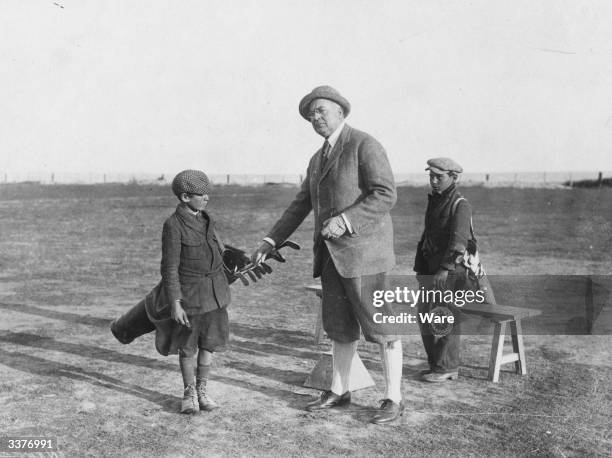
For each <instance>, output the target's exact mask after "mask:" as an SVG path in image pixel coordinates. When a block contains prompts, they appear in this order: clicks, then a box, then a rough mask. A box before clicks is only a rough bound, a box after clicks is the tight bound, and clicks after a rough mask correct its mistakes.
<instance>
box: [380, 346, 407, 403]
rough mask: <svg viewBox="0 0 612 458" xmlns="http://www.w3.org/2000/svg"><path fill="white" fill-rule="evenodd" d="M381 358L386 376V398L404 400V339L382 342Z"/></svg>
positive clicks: (394, 400) (396, 400)
mask: <svg viewBox="0 0 612 458" xmlns="http://www.w3.org/2000/svg"><path fill="white" fill-rule="evenodd" d="M380 358H381V360H382V363H383V364H382V366H383V374H384V376H385V384H386V387H385V389H386V391H385V399H391V400H392V401H393V402H397V403H398V404H399V402H400V401H401V400H402V368H403V360H402V341H401V340H394V341H392V342H385V343H382V344H380Z"/></svg>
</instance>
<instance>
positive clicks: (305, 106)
mask: <svg viewBox="0 0 612 458" xmlns="http://www.w3.org/2000/svg"><path fill="white" fill-rule="evenodd" d="M316 99H327V100H331V101H332V102H336V103H337V104H338V105H340V106H341V107H342V109H343V110H344V117H347V116H348V114H349V113H350V111H351V104H350V103H349V101H348V100H346V99H345V98H344V97H343V96H342V95H341V94H340V93H339V92H338V91H336V90H335V89H334V88H333V87H331V86H318V87H315V88H314V89H313V90H312V91H311V92H310V93H309V94H306V95H305V96H304V97H303V98H302V100H300V107H299V109H300V114H301V115H302V118H304V119H305V120H306V121H309V122H310V119H309V118H308V112H309V111H310V104H311V103H312V101H313V100H316Z"/></svg>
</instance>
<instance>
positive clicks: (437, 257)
mask: <svg viewBox="0 0 612 458" xmlns="http://www.w3.org/2000/svg"><path fill="white" fill-rule="evenodd" d="M460 197H462V196H461V194H459V191H458V190H457V187H456V186H455V185H454V184H452V185H451V186H449V187H448V188H447V189H446V190H444V192H442V194H435V193H430V194H429V195H428V198H429V201H428V203H427V211H426V212H425V230H424V231H423V235H422V236H421V240H420V242H419V244H418V246H417V252H416V257H415V261H414V271H415V272H416V273H417V274H419V275H433V274H435V273H436V272H437V271H438V270H440V268H443V269H446V270H454V269H455V261H456V260H457V257H458V256H460V255H462V254H463V253H464V252H465V250H466V248H467V246H468V240H469V239H470V238H471V233H470V223H471V219H472V209H471V207H470V204H469V203H468V202H467V200H465V199H463V200H461V201H460V202H459V203H458V204H457V206H456V208H455V210H454V214H452V215H451V213H452V207H453V203H454V202H455V201H456V200H457V199H459V198H460Z"/></svg>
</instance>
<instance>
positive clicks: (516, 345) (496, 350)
mask: <svg viewBox="0 0 612 458" xmlns="http://www.w3.org/2000/svg"><path fill="white" fill-rule="evenodd" d="M304 289H305V290H307V291H313V292H314V293H315V294H316V295H317V296H318V297H319V298H320V297H321V296H322V293H321V286H320V285H307V286H304ZM461 311H462V312H463V313H465V314H467V315H477V316H480V317H483V318H486V319H488V320H490V321H492V322H493V323H494V324H495V329H494V331H493V341H492V345H491V356H490V358H489V374H488V379H489V380H490V381H492V382H494V383H496V382H498V381H499V372H500V370H501V366H502V365H504V364H508V363H512V362H513V363H514V367H515V370H516V373H517V374H520V375H525V374H527V363H526V360H525V346H524V344H523V334H522V329H521V320H522V319H523V318H529V317H533V316H537V315H540V314H541V313H542V312H541V311H540V310H536V309H528V308H523V307H511V306H504V305H491V304H478V303H471V304H465V305H464V306H463V307H461ZM506 325H509V326H510V336H511V338H512V353H505V354H504V338H505V337H506ZM314 335H315V343H316V344H319V343H321V340H322V338H323V337H322V336H323V335H324V334H323V323H322V315H321V307H319V308H318V313H317V322H316V324H315V332H314Z"/></svg>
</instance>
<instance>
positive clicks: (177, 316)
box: [170, 301, 191, 327]
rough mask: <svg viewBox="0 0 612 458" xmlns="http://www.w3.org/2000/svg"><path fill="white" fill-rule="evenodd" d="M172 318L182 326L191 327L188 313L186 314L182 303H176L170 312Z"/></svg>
mask: <svg viewBox="0 0 612 458" xmlns="http://www.w3.org/2000/svg"><path fill="white" fill-rule="evenodd" d="M170 316H171V317H172V319H173V320H174V321H176V322H177V323H178V324H182V325H183V326H187V327H190V326H191V325H190V324H189V319H188V318H187V313H185V310H184V309H183V307H182V306H181V301H174V303H173V304H172V308H171V310H170Z"/></svg>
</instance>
